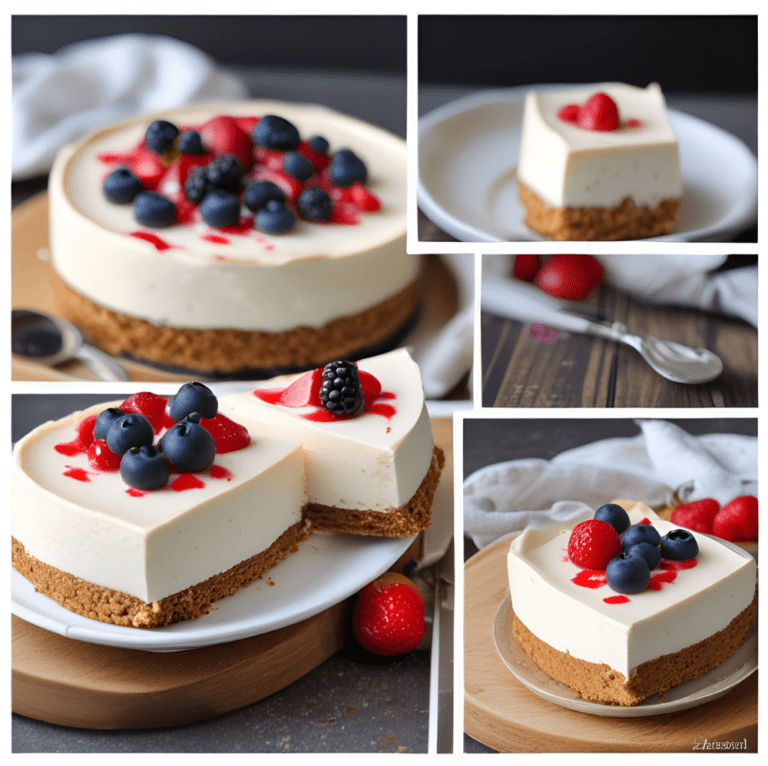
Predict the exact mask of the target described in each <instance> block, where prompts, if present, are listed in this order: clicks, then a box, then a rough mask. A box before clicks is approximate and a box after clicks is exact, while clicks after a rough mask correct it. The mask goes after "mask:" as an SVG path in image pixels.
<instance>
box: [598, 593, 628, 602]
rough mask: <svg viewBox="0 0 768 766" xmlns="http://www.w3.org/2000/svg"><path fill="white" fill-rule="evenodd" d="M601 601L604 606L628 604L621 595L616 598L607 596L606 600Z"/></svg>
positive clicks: (625, 598) (626, 599)
mask: <svg viewBox="0 0 768 766" xmlns="http://www.w3.org/2000/svg"><path fill="white" fill-rule="evenodd" d="M603 601H605V603H606V604H628V603H629V599H628V598H627V597H626V596H624V595H623V594H619V595H618V596H608V598H604V599H603Z"/></svg>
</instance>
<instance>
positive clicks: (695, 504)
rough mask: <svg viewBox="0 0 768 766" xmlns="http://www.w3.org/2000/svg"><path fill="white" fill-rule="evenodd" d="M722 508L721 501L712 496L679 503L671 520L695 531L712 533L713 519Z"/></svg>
mask: <svg viewBox="0 0 768 766" xmlns="http://www.w3.org/2000/svg"><path fill="white" fill-rule="evenodd" d="M719 510H720V503H718V502H717V500H713V499H712V498H711V497H706V498H704V499H703V500H693V501H692V502H690V503H683V505H678V506H677V508H675V510H674V511H672V516H671V521H672V523H673V524H679V525H680V526H681V527H686V528H687V529H692V530H693V531H694V532H703V533H704V534H707V535H711V534H712V521H713V519H714V518H715V516H716V515H717V513H718V511H719Z"/></svg>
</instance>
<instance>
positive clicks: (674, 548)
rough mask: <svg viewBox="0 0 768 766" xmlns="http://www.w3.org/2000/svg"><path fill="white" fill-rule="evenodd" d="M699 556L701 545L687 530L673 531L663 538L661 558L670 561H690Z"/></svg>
mask: <svg viewBox="0 0 768 766" xmlns="http://www.w3.org/2000/svg"><path fill="white" fill-rule="evenodd" d="M698 554H699V544H698V543H697V542H696V538H695V537H694V536H693V535H692V534H691V533H690V532H689V531H688V530H687V529H673V530H672V531H671V532H667V534H666V535H664V537H662V538H661V557H662V558H664V559H667V560H668V561H689V560H690V559H695V558H696V556H698Z"/></svg>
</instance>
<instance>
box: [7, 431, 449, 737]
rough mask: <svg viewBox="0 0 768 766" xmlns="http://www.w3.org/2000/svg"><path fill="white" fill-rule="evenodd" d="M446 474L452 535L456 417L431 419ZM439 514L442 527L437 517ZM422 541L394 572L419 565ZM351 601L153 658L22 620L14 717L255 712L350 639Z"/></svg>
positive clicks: (444, 517) (444, 508) (151, 721)
mask: <svg viewBox="0 0 768 766" xmlns="http://www.w3.org/2000/svg"><path fill="white" fill-rule="evenodd" d="M432 432H433V434H434V439H435V442H436V443H437V444H439V445H440V446H441V447H442V448H443V450H444V451H445V457H446V466H445V469H444V471H443V474H442V476H441V479H440V485H439V487H438V497H436V500H435V505H434V514H435V515H434V517H433V522H434V524H433V526H434V527H435V529H437V528H438V527H443V526H444V524H446V523H447V524H448V525H449V528H450V529H452V528H453V526H452V519H453V511H452V500H453V450H452V421H451V419H450V418H434V419H433V420H432ZM438 515H439V517H440V518H439V519H438V518H437V517H438ZM421 545H422V536H421V535H420V536H419V537H417V538H416V540H415V541H414V543H413V544H412V545H411V546H410V547H409V548H408V550H407V551H406V552H405V553H404V554H403V555H402V556H401V557H400V559H399V560H398V561H397V562H396V563H395V564H394V565H393V566H392V567H391V568H392V569H393V570H397V571H402V569H403V567H404V566H405V565H406V564H407V563H408V562H410V561H411V560H412V559H414V558H418V555H419V552H420V550H421ZM348 603H349V599H347V600H345V601H343V602H341V603H339V604H336V605H335V606H332V607H331V608H330V609H327V610H326V611H324V612H321V613H320V614H318V615H315V616H314V617H310V618H308V619H306V620H304V621H303V622H300V623H297V624H296V625H289V626H287V627H285V628H281V629H280V630H276V631H273V632H271V633H266V634H263V635H261V636H253V637H252V638H246V639H242V640H240V641H233V642H230V643H226V644H219V645H216V646H207V647H204V648H201V649H190V650H188V651H183V652H145V651H139V650H135V649H121V648H116V647H111V646H99V645H97V644H88V643H85V642H82V641H74V640H72V639H69V638H66V637H64V636H59V635H57V634H55V633H50V632H49V631H47V630H43V629H42V628H38V627H36V626H35V625H31V624H30V623H28V622H25V621H24V620H21V619H19V618H18V617H15V616H13V617H12V621H11V666H12V709H13V712H14V713H20V714H21V715H25V716H27V717H29V718H35V719H37V720H40V721H47V722H48V723H55V724H60V725H62V726H76V727H80V728H88V729H143V728H157V727H165V726H176V725H178V724H184V723H191V722H193V721H200V720H204V719H206V718H212V717H213V716H216V715H220V714H221V713H226V712H228V711H230V710H236V709H237V708H240V707H243V706H245V705H250V704H251V703H253V702H257V701H258V700H260V699H264V698H265V697H267V696H269V695H270V694H274V693H275V692H277V691H279V690H280V689H283V688H285V687H286V686H288V684H290V683H292V682H293V681H295V680H296V679H298V678H301V677H302V676H304V675H306V674H307V673H309V672H310V671H311V670H313V669H314V668H316V667H317V666H318V665H320V664H321V663H322V662H324V661H325V660H326V659H328V657H330V656H331V655H332V654H334V652H337V651H338V650H339V649H341V648H342V647H343V646H344V644H345V642H346V641H348V640H350V635H349V631H348V619H347V617H348V615H346V614H345V610H346V609H347V607H348Z"/></svg>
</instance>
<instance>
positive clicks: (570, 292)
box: [535, 255, 604, 301]
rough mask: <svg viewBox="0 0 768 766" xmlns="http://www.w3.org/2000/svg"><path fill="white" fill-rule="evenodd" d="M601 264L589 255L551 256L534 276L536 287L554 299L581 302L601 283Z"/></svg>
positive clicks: (602, 271)
mask: <svg viewBox="0 0 768 766" xmlns="http://www.w3.org/2000/svg"><path fill="white" fill-rule="evenodd" d="M603 273H604V269H603V266H602V264H601V263H600V262H599V261H597V260H595V259H594V258H593V257H592V256H591V255H553V256H551V257H550V258H549V259H548V260H547V261H546V262H545V263H544V265H543V266H542V267H541V269H540V270H539V271H538V273H537V274H536V278H535V283H536V286H537V287H538V288H539V289H541V290H543V291H544V292H545V293H549V294H550V295H553V296H554V297H555V298H563V299H565V300H568V301H583V300H584V299H585V298H586V297H587V296H588V295H589V293H590V292H592V290H593V289H594V288H595V287H597V286H598V285H599V284H600V283H601V282H602V281H603Z"/></svg>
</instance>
